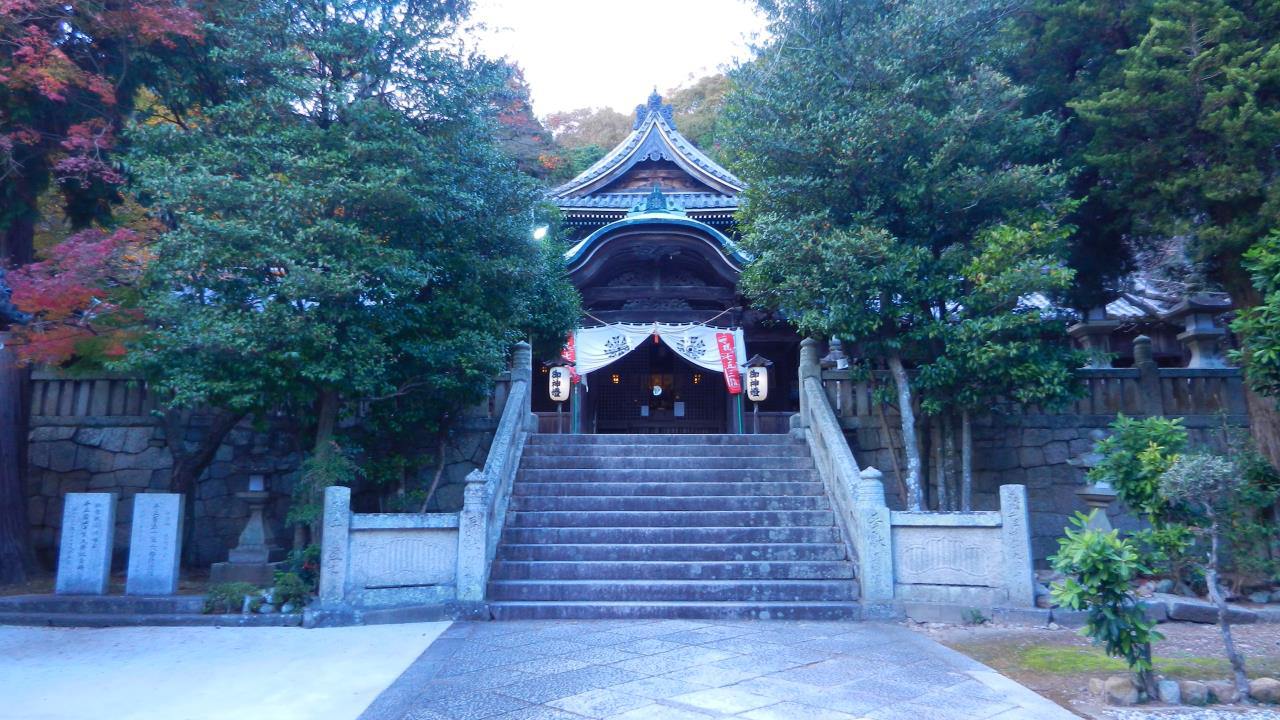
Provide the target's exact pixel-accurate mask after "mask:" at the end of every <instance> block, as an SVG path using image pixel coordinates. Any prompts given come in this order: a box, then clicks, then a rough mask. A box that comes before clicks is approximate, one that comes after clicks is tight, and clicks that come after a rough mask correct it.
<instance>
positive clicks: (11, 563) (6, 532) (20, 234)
mask: <svg viewBox="0 0 1280 720" xmlns="http://www.w3.org/2000/svg"><path fill="white" fill-rule="evenodd" d="M9 182H10V185H11V187H10V189H9V193H8V194H9V197H10V198H13V199H15V201H16V205H17V206H18V207H20V208H22V210H20V211H18V212H14V213H12V214H11V216H10V218H9V221H8V225H7V226H6V227H4V229H3V232H2V233H0V266H8V267H20V266H22V265H26V264H28V263H30V262H31V261H32V260H34V259H35V243H34V239H35V220H36V215H37V211H36V207H37V203H36V193H35V192H34V190H33V189H32V188H31V185H30V183H29V182H28V181H27V179H26V177H25V176H24V175H23V173H22V172H18V173H16V174H15V175H14V176H13V177H11V178H9ZM0 287H3V283H0ZM5 299H7V297H6V298H5ZM5 327H7V325H6V320H0V346H2V345H3V344H4V342H5V340H7V338H8V334H7V333H6V332H4V328H5ZM30 393H31V373H30V372H29V371H28V370H27V369H25V368H21V367H19V366H18V362H17V357H16V356H15V355H14V353H13V351H12V350H7V349H4V348H2V347H0V585H4V584H8V583H20V582H24V581H26V579H27V573H28V572H29V571H31V570H33V569H35V556H34V555H33V554H32V552H31V537H30V523H29V522H28V518H27V434H28V432H29V428H28V427H27V422H28V417H27V415H28V413H29V411H30V407H29V404H28V398H29V397H30Z"/></svg>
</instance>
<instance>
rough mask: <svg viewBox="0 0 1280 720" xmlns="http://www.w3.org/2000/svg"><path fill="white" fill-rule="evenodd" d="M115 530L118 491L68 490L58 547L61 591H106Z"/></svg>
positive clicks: (56, 590) (65, 593)
mask: <svg viewBox="0 0 1280 720" xmlns="http://www.w3.org/2000/svg"><path fill="white" fill-rule="evenodd" d="M115 530H116V494H115V493H67V494H66V496H65V497H64V498H63V508H62V541H61V546H60V547H59V548H58V579H57V582H56V584H55V585H54V592H56V593H58V594H59V595H105V594H106V592H107V584H108V583H109V582H110V580H111V545H112V542H111V541H112V538H113V537H114V536H115Z"/></svg>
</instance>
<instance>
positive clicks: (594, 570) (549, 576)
mask: <svg viewBox="0 0 1280 720" xmlns="http://www.w3.org/2000/svg"><path fill="white" fill-rule="evenodd" d="M492 577H493V579H494V581H507V580H851V579H853V564H852V563H849V562H848V561H844V560H838V561H828V562H711V563H701V562H664V561H646V562H624V563H620V562H614V561H608V560H606V561H601V562H591V561H582V560H573V561H567V562H549V561H533V562H529V561H520V560H499V561H497V562H496V563H494V566H493V575H492Z"/></svg>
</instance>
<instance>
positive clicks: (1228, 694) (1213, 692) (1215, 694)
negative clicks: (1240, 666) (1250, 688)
mask: <svg viewBox="0 0 1280 720" xmlns="http://www.w3.org/2000/svg"><path fill="white" fill-rule="evenodd" d="M1207 684H1208V686H1209V699H1210V700H1213V701H1214V702H1220V703H1233V702H1237V701H1239V700H1240V692H1239V691H1238V690H1236V686H1235V683H1230V682H1227V681H1226V680H1214V681H1213V682H1211V683H1207Z"/></svg>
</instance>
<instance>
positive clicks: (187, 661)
mask: <svg viewBox="0 0 1280 720" xmlns="http://www.w3.org/2000/svg"><path fill="white" fill-rule="evenodd" d="M448 627H449V623H447V622H437V623H415V624H411V625H377V626H368V627H346V628H327V629H323V630H303V629H302V628H287V627H286V628H252V627H250V628H241V627H223V628H219V627H114V628H49V627H0V720H231V719H234V720H352V718H355V717H356V716H357V715H359V714H360V712H361V711H363V710H364V709H365V708H367V707H368V706H369V703H370V702H372V701H373V700H374V699H375V698H377V697H378V694H379V693H380V692H382V691H383V690H384V689H386V688H387V687H388V686H390V685H391V683H392V682H393V681H394V680H395V679H396V678H397V677H398V676H399V675H400V674H401V673H403V672H404V669H405V668H406V667H410V665H411V663H413V662H414V658H417V657H419V656H421V655H422V653H423V651H424V650H426V649H428V647H429V646H430V645H431V643H432V641H433V640H435V639H436V638H437V637H438V636H439V635H440V633H442V632H444V631H445V629H446V628H448Z"/></svg>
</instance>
